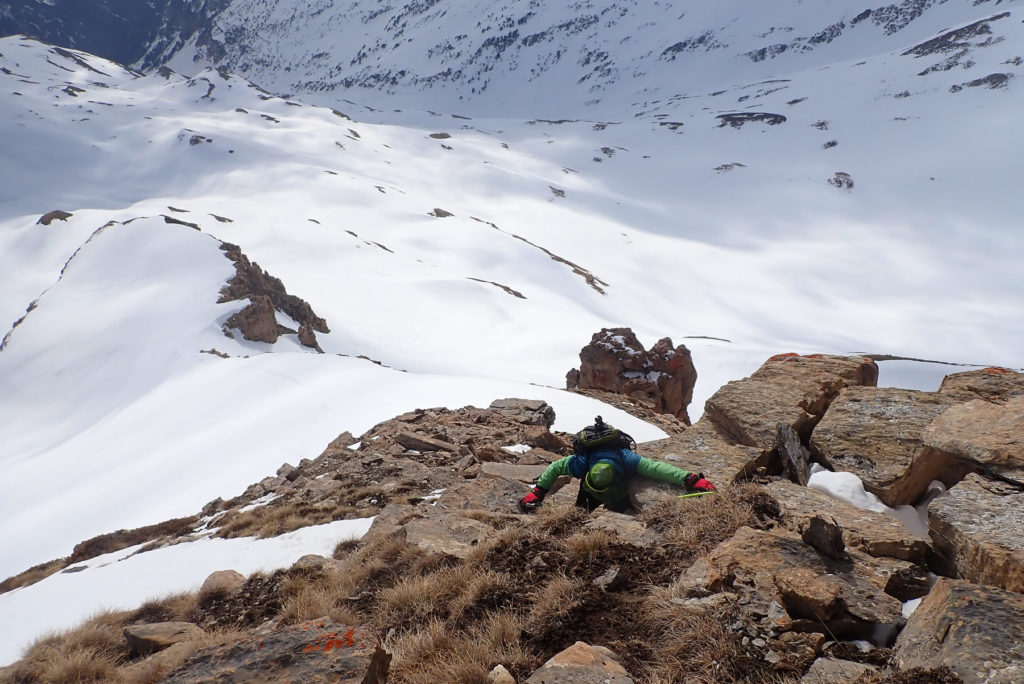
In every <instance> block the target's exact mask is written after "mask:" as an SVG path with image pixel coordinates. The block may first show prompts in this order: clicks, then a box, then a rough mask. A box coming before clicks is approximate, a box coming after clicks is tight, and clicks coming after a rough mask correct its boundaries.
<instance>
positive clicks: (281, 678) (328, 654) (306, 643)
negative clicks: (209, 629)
mask: <svg viewBox="0 0 1024 684" xmlns="http://www.w3.org/2000/svg"><path fill="white" fill-rule="evenodd" d="M390 667H391V654H390V653H388V652H387V651H385V650H384V649H383V648H382V647H381V646H380V643H379V641H378V639H377V637H376V636H375V635H374V633H373V632H372V630H369V629H367V628H363V627H351V626H348V625H342V624H338V623H334V622H331V621H330V620H326V619H322V620H310V621H307V622H304V623H300V624H298V625H294V626H291V627H285V628H282V629H277V630H274V631H272V632H269V633H267V634H263V635H260V636H250V637H245V638H242V639H239V640H238V641H234V642H231V643H228V644H225V645H223V646H216V647H211V648H204V649H200V650H198V651H196V652H195V653H193V654H192V655H191V656H190V657H189V658H188V660H186V661H185V662H184V663H183V664H182V665H181V667H179V668H178V669H176V670H174V671H173V672H171V673H170V674H169V675H167V677H165V678H164V679H162V680H161V682H164V683H165V684H185V683H186V682H188V683H190V684H191V683H192V682H247V683H248V684H275V683H277V682H310V683H311V684H316V683H325V684H326V682H331V683H332V684H385V682H386V681H387V677H388V671H389V669H390Z"/></svg>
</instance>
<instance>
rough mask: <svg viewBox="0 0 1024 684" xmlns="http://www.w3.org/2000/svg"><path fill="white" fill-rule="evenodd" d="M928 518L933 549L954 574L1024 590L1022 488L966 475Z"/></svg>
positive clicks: (933, 503)
mask: <svg viewBox="0 0 1024 684" xmlns="http://www.w3.org/2000/svg"><path fill="white" fill-rule="evenodd" d="M928 517H929V523H930V526H931V535H932V539H933V540H934V542H935V548H936V550H937V551H938V552H939V553H940V554H941V555H943V556H944V557H945V558H947V559H948V560H949V562H950V565H951V566H952V568H954V569H955V571H956V572H957V573H958V574H959V576H960V577H963V578H966V579H969V580H970V581H972V582H977V583H979V584H988V585H991V586H994V587H1000V588H1002V589H1008V590H1010V591H1016V592H1024V532H1022V531H1024V490H1022V489H1021V488H1019V487H1014V486H1012V485H1008V484H1006V483H1003V482H999V481H992V480H989V479H986V478H984V477H981V476H979V475H975V474H971V475H968V476H967V478H966V479H965V480H964V481H963V482H961V483H959V484H957V485H956V486H955V487H953V488H952V489H950V490H949V492H948V493H947V494H946V495H945V496H942V497H939V498H938V499H936V500H935V501H933V502H932V504H931V507H930V508H929V511H928Z"/></svg>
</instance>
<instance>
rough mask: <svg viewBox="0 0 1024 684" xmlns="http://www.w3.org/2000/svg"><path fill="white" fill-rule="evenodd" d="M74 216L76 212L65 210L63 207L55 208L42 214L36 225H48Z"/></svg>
mask: <svg viewBox="0 0 1024 684" xmlns="http://www.w3.org/2000/svg"><path fill="white" fill-rule="evenodd" d="M72 216H74V214H72V213H70V212H67V211H64V210H62V209H54V210H53V211H48V212H46V213H45V214H43V215H42V216H40V217H39V220H38V221H36V225H40V224H41V225H44V226H48V225H50V224H51V223H53V222H54V221H67V220H68V219H69V218H71V217H72Z"/></svg>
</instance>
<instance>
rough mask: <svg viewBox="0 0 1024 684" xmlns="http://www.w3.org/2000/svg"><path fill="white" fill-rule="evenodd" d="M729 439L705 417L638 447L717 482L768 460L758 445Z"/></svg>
mask: <svg viewBox="0 0 1024 684" xmlns="http://www.w3.org/2000/svg"><path fill="white" fill-rule="evenodd" d="M729 439H730V438H729V437H728V435H726V434H725V433H724V432H723V431H721V430H720V429H719V428H718V427H717V426H716V425H715V424H714V423H713V422H711V421H710V420H708V419H707V418H706V417H705V418H702V419H700V420H699V421H697V423H696V425H694V426H693V427H691V428H689V429H688V430H686V432H684V433H682V434H681V435H675V436H673V437H668V438H666V439H659V440H656V441H653V442H645V443H644V444H643V446H642V447H638V451H639V452H640V453H641V455H642V456H646V457H648V458H653V459H656V460H659V461H665V462H667V463H671V464H672V465H674V466H678V467H680V468H683V469H684V470H689V471H692V472H700V473H704V475H705V476H706V477H707V479H709V480H711V482H713V483H715V485H717V486H722V485H728V484H733V483H735V482H738V481H741V480H744V479H746V478H747V477H748V476H749V475H752V474H753V473H754V472H755V471H756V470H757V468H759V467H762V466H765V465H767V464H768V460H767V458H765V455H764V454H763V453H762V452H761V451H760V450H759V449H756V448H753V447H748V446H740V445H737V444H734V443H731V442H730V441H729Z"/></svg>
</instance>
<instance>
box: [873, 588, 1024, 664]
mask: <svg viewBox="0 0 1024 684" xmlns="http://www.w3.org/2000/svg"><path fill="white" fill-rule="evenodd" d="M893 658H894V660H895V662H896V663H897V664H898V665H899V666H900V668H902V669H910V668H912V667H923V668H934V667H939V666H941V665H947V666H949V667H950V668H952V669H953V671H954V672H956V674H958V675H959V676H960V677H961V678H962V679H963V681H964V683H965V684H1016V683H1017V682H1022V681H1024V596H1022V595H1021V594H1016V593H1013V592H1008V591H1004V590H1002V589H995V588H992V587H983V586H980V585H977V584H971V583H969V582H966V581H963V580H951V579H946V578H941V579H939V581H938V582H937V583H936V584H935V586H934V587H933V588H932V590H931V592H930V593H929V594H928V596H927V597H926V598H925V599H924V601H922V602H921V605H920V606H918V608H917V610H915V611H914V613H913V615H911V616H910V619H909V620H908V622H907V625H906V627H905V628H904V630H903V632H902V633H901V634H900V636H899V639H897V641H896V647H895V649H894V651H893Z"/></svg>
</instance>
